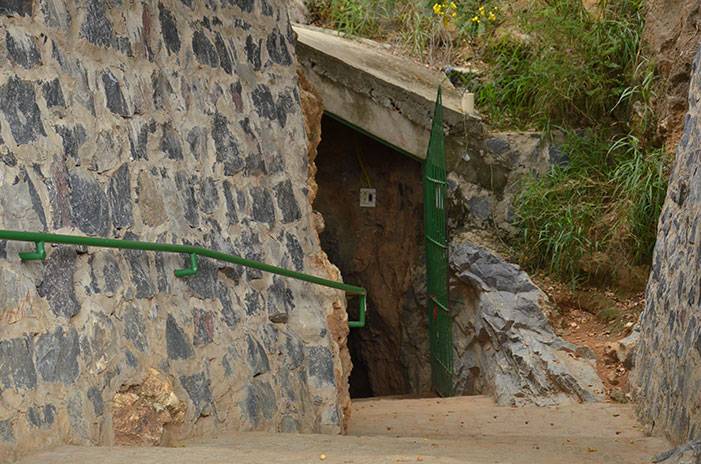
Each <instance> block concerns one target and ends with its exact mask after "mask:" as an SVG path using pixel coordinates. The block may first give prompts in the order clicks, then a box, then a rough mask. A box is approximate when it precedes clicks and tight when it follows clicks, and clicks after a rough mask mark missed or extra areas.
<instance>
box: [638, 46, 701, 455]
mask: <svg viewBox="0 0 701 464" xmlns="http://www.w3.org/2000/svg"><path fill="white" fill-rule="evenodd" d="M700 144H701V51H699V53H698V54H697V56H696V60H695V62H694V67H693V71H692V79H691V86H690V91H689V114H688V115H687V117H686V122H685V126H684V134H683V136H682V138H681V141H680V143H679V147H678V149H677V156H676V160H675V163H674V168H673V170H672V174H671V177H670V184H669V188H668V191H667V198H666V200H665V204H664V207H663V209H662V214H661V216H660V221H659V225H658V232H657V244H656V246H655V253H654V257H653V264H652V272H651V274H650V280H649V282H648V286H647V293H646V305H645V310H644V311H643V314H642V317H641V322H640V340H639V341H638V348H637V352H636V354H635V360H636V362H635V370H633V372H632V374H631V383H632V385H633V386H634V387H635V388H634V390H633V393H634V394H635V397H636V398H637V400H638V412H639V414H640V417H641V419H642V420H643V421H644V422H645V423H648V424H650V426H651V428H652V430H653V431H655V432H657V433H665V434H667V435H668V436H669V437H670V438H671V439H672V441H674V442H675V443H676V444H680V443H683V442H685V441H687V440H695V439H696V440H698V439H699V438H701V397H700V396H699V391H701V316H700V314H699V308H701V280H700V279H699V273H700V272H701V150H700V149H699V147H700V146H701V145H700Z"/></svg>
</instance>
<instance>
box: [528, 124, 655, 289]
mask: <svg viewBox="0 0 701 464" xmlns="http://www.w3.org/2000/svg"><path fill="white" fill-rule="evenodd" d="M563 149H564V150H565V151H566V153H568V155H569V163H568V164H567V165H566V166H563V167H556V168H553V169H552V170H551V171H550V172H549V173H548V174H547V175H545V176H543V177H540V178H535V177H532V178H528V179H526V180H525V181H524V183H523V187H522V189H521V193H520V195H519V196H518V198H517V199H516V201H515V209H516V225H517V226H518V227H519V229H520V230H521V237H520V240H519V242H518V243H517V247H516V248H517V250H518V251H519V253H520V259H521V261H522V262H523V263H524V264H527V265H530V266H533V267H537V268H543V269H546V270H548V271H549V272H551V273H553V274H556V275H559V276H561V277H563V278H565V279H567V280H569V281H570V282H571V283H572V284H573V285H576V284H578V283H580V282H582V281H583V280H587V281H589V282H592V281H595V282H603V283H606V282H611V281H612V280H614V279H615V278H616V271H617V269H618V268H625V267H629V266H632V265H639V264H646V263H649V262H650V261H651V258H652V249H653V247H654V244H655V238H656V233H655V232H656V225H657V218H658V217H659V214H660V210H661V207H662V202H663V200H664V195H665V191H666V187H667V170H666V165H667V162H666V161H667V158H666V156H665V153H664V151H663V150H661V149H654V150H649V151H645V150H643V149H642V147H641V146H640V141H639V140H638V139H636V138H635V137H633V136H625V137H622V138H620V139H618V140H616V141H614V142H613V143H611V142H610V141H609V140H606V139H602V138H601V136H600V134H597V133H596V132H593V131H589V132H587V133H585V134H577V133H574V132H570V133H568V135H567V138H566V141H565V143H564V145H563Z"/></svg>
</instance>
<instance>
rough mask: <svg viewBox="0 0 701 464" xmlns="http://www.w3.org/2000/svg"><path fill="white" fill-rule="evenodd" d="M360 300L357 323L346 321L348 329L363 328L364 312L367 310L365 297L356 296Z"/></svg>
mask: <svg viewBox="0 0 701 464" xmlns="http://www.w3.org/2000/svg"><path fill="white" fill-rule="evenodd" d="M358 296H359V299H360V310H359V311H358V320H357V321H348V327H349V328H351V329H360V328H362V327H365V312H366V310H367V301H366V300H367V295H365V294H363V295H358Z"/></svg>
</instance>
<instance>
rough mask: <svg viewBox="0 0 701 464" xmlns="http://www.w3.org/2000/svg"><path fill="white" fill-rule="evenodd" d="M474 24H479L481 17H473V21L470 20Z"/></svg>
mask: <svg viewBox="0 0 701 464" xmlns="http://www.w3.org/2000/svg"><path fill="white" fill-rule="evenodd" d="M470 21H472V22H473V23H477V24H479V22H480V17H479V16H473V17H472V19H470Z"/></svg>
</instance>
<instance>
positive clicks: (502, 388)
mask: <svg viewBox="0 0 701 464" xmlns="http://www.w3.org/2000/svg"><path fill="white" fill-rule="evenodd" d="M472 240H473V237H471V236H470V235H461V236H458V237H456V238H455V239H453V241H452V244H451V248H450V254H449V259H450V268H451V270H452V272H453V274H454V279H453V281H452V283H451V304H452V311H453V313H454V318H453V321H454V326H453V344H454V346H455V360H454V371H455V378H456V386H455V389H456V392H457V393H460V394H490V395H493V396H494V397H495V398H496V400H497V402H498V403H499V404H505V405H506V404H508V405H522V404H537V405H550V404H558V403H561V402H563V401H568V400H575V401H597V400H601V399H603V394H604V386H603V384H602V383H601V380H600V379H599V377H598V375H597V373H596V371H595V370H594V367H593V362H592V360H590V359H585V358H580V356H579V353H580V351H579V350H578V349H577V347H576V346H575V345H573V344H571V343H569V342H567V341H565V340H563V339H561V338H560V337H558V336H557V335H555V333H554V331H553V329H552V327H551V326H550V323H549V321H548V319H547V318H546V316H545V314H544V312H543V305H544V302H545V295H544V294H543V293H542V292H541V291H540V289H538V287H536V286H535V285H534V284H533V282H532V281H531V280H530V278H529V277H528V275H527V274H526V273H525V272H523V271H522V270H521V269H520V268H519V267H518V266H516V265H514V264H510V263H508V262H506V261H505V260H503V259H502V258H501V257H499V256H498V255H497V254H496V253H494V252H492V251H490V250H489V249H488V248H486V247H484V246H481V245H478V244H476V243H475V242H473V241H472Z"/></svg>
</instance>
